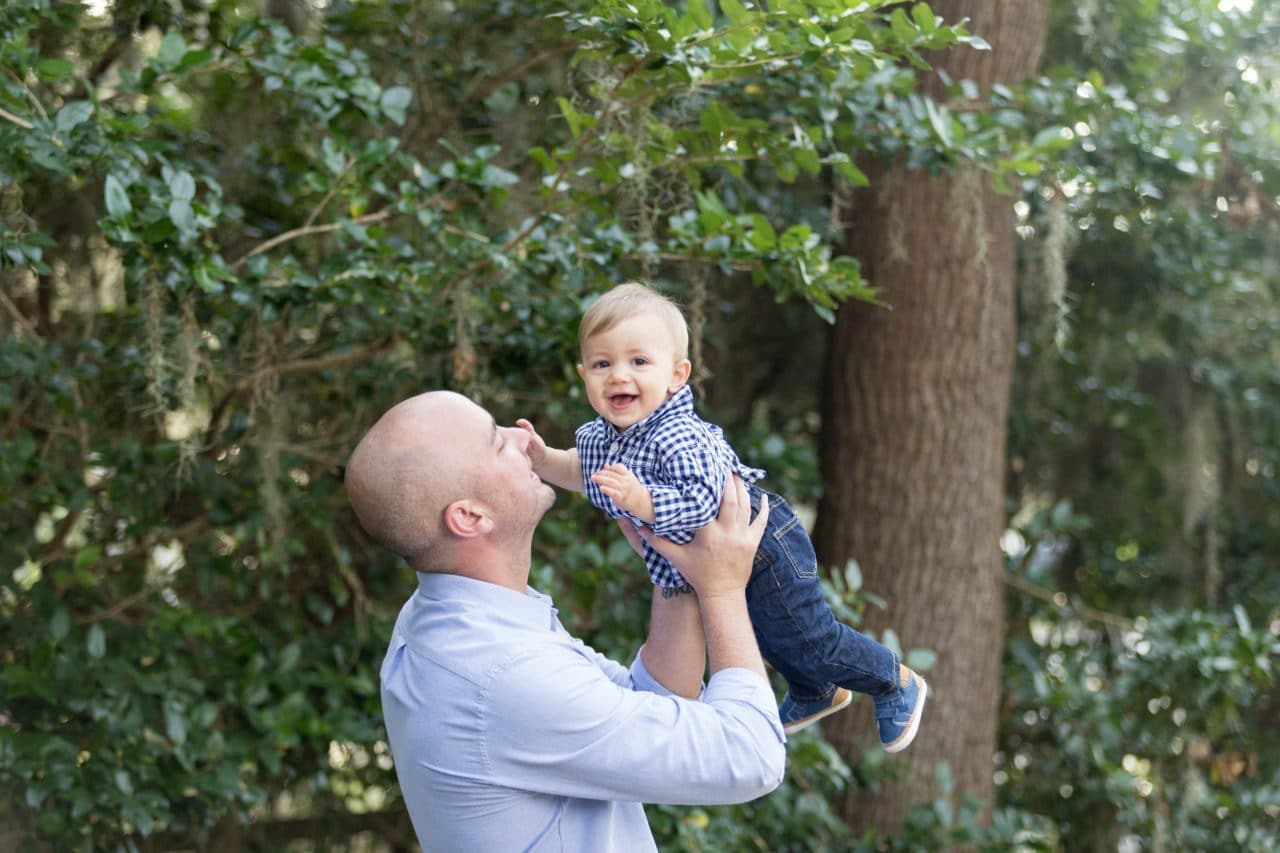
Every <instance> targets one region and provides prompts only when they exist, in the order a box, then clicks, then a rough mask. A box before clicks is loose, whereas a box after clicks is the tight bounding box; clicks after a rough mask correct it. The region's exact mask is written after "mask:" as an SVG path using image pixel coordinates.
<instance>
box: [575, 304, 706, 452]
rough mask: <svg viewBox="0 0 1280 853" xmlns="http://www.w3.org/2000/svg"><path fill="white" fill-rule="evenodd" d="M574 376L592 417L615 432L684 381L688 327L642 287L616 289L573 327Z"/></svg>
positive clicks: (673, 310) (679, 315) (675, 309)
mask: <svg viewBox="0 0 1280 853" xmlns="http://www.w3.org/2000/svg"><path fill="white" fill-rule="evenodd" d="M578 346H579V349H580V351H581V355H582V362H581V363H580V364H579V365H578V375H579V376H581V377H582V381H583V382H584V383H585V385H586V388H587V399H588V400H589V401H590V402H591V407H592V408H593V409H595V410H596V413H597V414H599V415H600V416H601V417H603V418H605V419H606V420H608V421H609V422H610V423H612V424H613V425H614V426H615V427H617V428H618V429H620V430H625V429H627V428H628V427H631V426H633V425H634V424H636V423H638V422H639V421H641V420H643V419H644V418H646V417H648V416H649V415H651V414H653V412H654V411H655V410H656V409H657V408H658V407H659V406H661V405H662V404H663V403H665V402H666V401H667V400H668V399H669V398H670V397H671V395H672V394H674V393H675V392H676V391H678V390H679V389H680V387H681V386H683V385H684V384H685V383H686V382H687V381H688V380H689V371H690V364H689V358H688V351H689V327H688V324H687V323H686V322H685V319H684V315H683V314H682V313H681V312H680V309H679V308H678V307H677V306H676V304H675V303H674V302H672V301H671V300H670V299H668V298H667V297H665V296H663V295H662V294H660V293H658V292H657V291H655V290H653V289H652V288H649V287H646V286H645V285H643V284H638V283H635V282H630V283H627V284H620V285H618V286H617V287H615V288H613V289H612V290H610V291H609V292H608V293H606V294H604V295H603V296H601V297H600V298H599V299H597V300H596V301H595V302H593V303H592V304H591V307H590V308H588V309H587V311H586V313H585V314H583V315H582V322H581V323H580V324H579V326H578Z"/></svg>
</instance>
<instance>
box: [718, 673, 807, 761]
mask: <svg viewBox="0 0 1280 853" xmlns="http://www.w3.org/2000/svg"><path fill="white" fill-rule="evenodd" d="M701 699H702V701H703V702H739V703H742V704H747V705H750V706H751V707H752V708H754V709H755V710H757V711H759V712H760V715H761V716H763V717H764V718H765V720H767V721H768V723H769V726H770V727H771V728H772V729H773V732H774V734H776V735H777V736H778V740H779V741H781V742H783V743H785V742H786V740H787V736H786V734H785V733H784V732H783V731H782V719H781V718H780V717H779V716H778V698H777V697H776V696H774V694H773V688H772V687H771V686H769V682H768V681H766V680H764V679H763V678H761V677H760V676H759V674H757V673H755V672H752V671H751V670H749V669H745V668H743V667H729V668H727V669H722V670H720V671H719V672H717V673H715V674H714V675H712V676H711V681H710V682H709V683H708V684H707V686H706V689H704V690H703V691H702V696H701Z"/></svg>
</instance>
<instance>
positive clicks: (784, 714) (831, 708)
mask: <svg viewBox="0 0 1280 853" xmlns="http://www.w3.org/2000/svg"><path fill="white" fill-rule="evenodd" d="M852 701H853V693H852V692H851V691H849V690H846V689H844V688H843V687H837V688H836V691H835V692H834V693H832V694H831V698H830V699H828V700H826V701H825V702H823V703H814V702H807V703H801V702H796V701H795V700H794V699H792V698H791V694H790V693H788V694H787V695H786V696H784V697H783V698H782V704H781V705H779V706H778V716H779V717H781V718H782V730H783V731H784V732H786V733H787V734H789V735H793V734H795V733H796V732H798V731H800V730H801V729H807V728H809V726H811V725H813V724H814V723H816V722H818V720H821V719H822V718H823V717H825V716H827V715H828V714H834V713H835V712H836V711H839V710H840V709H841V708H843V707H845V706H846V705H848V704H849V703H850V702H852ZM815 706H816V707H815Z"/></svg>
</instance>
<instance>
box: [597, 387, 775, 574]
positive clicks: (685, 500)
mask: <svg viewBox="0 0 1280 853" xmlns="http://www.w3.org/2000/svg"><path fill="white" fill-rule="evenodd" d="M575 443H576V445H577V448H578V460H579V461H580V462H581V463H582V478H583V486H584V487H585V489H586V493H587V497H588V498H590V499H591V502H592V503H593V504H595V505H596V506H597V507H599V508H600V509H602V510H604V511H605V513H606V514H608V516H609V517H610V518H625V519H627V520H629V521H630V522H631V523H632V524H634V525H635V526H636V527H645V526H651V527H652V529H653V532H654V534H656V535H658V536H665V537H666V538H668V539H670V540H671V541H673V542H679V543H684V542H688V541H689V540H691V539H692V538H693V534H694V532H695V531H696V530H697V529H698V528H699V527H702V526H704V525H706V524H708V523H710V522H711V521H712V519H714V518H715V517H716V515H717V513H719V512H720V497H721V493H722V492H723V490H724V480H725V474H726V473H727V472H730V471H733V472H736V473H737V474H738V476H739V477H741V478H742V479H743V480H744V481H746V482H748V483H754V482H755V481H756V480H759V479H761V478H762V477H764V475H765V472H764V471H762V470H761V469H759V468H749V467H747V466H746V465H744V464H742V461H741V460H739V459H738V454H737V453H735V452H734V450H733V448H732V447H730V446H729V443H728V442H727V441H725V440H724V433H723V431H722V430H721V429H720V427H718V426H716V425H715V424H711V423H707V422H706V421H704V420H702V419H701V418H699V417H698V416H697V414H695V413H694V411H693V390H692V389H691V388H690V387H689V386H688V385H686V386H684V387H683V388H681V389H680V390H679V391H677V392H676V393H675V394H674V395H673V396H672V397H671V399H669V400H667V402H665V403H663V404H662V405H661V406H659V407H658V409H657V410H656V411H655V412H654V413H653V414H651V415H649V416H648V417H647V418H645V419H644V420H642V421H640V422H638V423H636V424H634V425H632V426H631V427H630V428H629V429H627V430H626V431H625V432H619V431H618V429H617V428H616V427H615V426H614V425H613V424H611V423H609V422H608V421H607V420H605V419H604V418H596V419H595V420H593V421H589V422H587V423H585V424H583V425H582V426H580V427H578V431H577V432H576V433H575ZM615 462H621V463H622V464H623V465H626V466H627V468H628V469H630V470H631V473H633V474H635V475H636V479H638V480H639V481H640V482H641V483H643V484H644V485H645V488H647V489H648V490H649V494H650V495H651V496H652V497H653V509H654V518H655V520H654V523H653V524H652V525H648V523H647V522H644V521H641V520H640V519H638V518H636V517H635V516H634V515H632V514H631V513H629V512H627V511H626V510H624V509H621V508H619V507H618V506H617V505H615V504H614V502H613V501H612V500H610V499H609V498H608V497H607V496H606V495H605V494H604V492H602V491H600V487H599V486H597V485H596V484H595V483H593V482H591V475H592V474H594V473H595V472H596V471H599V470H600V469H601V468H603V467H604V466H605V465H609V464H612V463H615ZM644 563H645V566H647V567H648V569H649V577H650V578H652V579H653V582H654V583H655V584H657V585H658V586H662V587H680V586H684V584H685V579H684V577H683V576H682V575H681V574H680V572H679V571H677V570H676V567H675V566H673V565H671V563H670V562H669V561H668V560H667V559H666V558H665V557H663V556H662V555H661V554H659V553H658V552H657V551H655V550H653V549H652V548H650V547H649V545H648V544H647V543H646V544H644Z"/></svg>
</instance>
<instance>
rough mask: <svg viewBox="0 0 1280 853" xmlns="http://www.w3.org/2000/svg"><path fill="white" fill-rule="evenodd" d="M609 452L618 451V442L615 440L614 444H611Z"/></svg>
mask: <svg viewBox="0 0 1280 853" xmlns="http://www.w3.org/2000/svg"><path fill="white" fill-rule="evenodd" d="M609 452H610V453H617V452H618V442H616V441H615V442H614V443H613V444H611V445H609Z"/></svg>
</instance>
